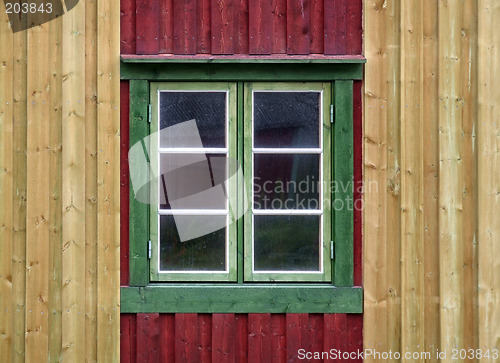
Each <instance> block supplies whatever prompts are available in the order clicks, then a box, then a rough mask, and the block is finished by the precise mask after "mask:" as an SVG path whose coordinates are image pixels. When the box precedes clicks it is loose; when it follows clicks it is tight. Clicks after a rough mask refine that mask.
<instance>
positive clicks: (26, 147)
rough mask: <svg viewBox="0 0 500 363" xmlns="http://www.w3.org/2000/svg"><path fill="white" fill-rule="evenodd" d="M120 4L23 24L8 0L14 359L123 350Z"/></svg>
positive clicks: (2, 304)
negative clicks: (11, 15) (11, 13)
mask: <svg viewBox="0 0 500 363" xmlns="http://www.w3.org/2000/svg"><path fill="white" fill-rule="evenodd" d="M119 11H120V8H119V1H118V0H85V1H83V0H82V1H80V2H79V3H78V5H77V6H76V7H75V8H74V9H73V10H72V11H70V12H69V13H67V14H65V15H63V16H61V17H59V18H57V19H56V20H53V21H51V22H48V23H45V24H42V25H40V26H37V27H34V28H32V29H29V30H25V31H21V32H18V33H15V34H13V33H12V31H11V29H10V25H9V23H8V19H7V16H6V14H5V8H4V3H3V1H2V2H0V145H1V147H0V360H1V361H2V362H48V361H50V362H56V361H62V362H72V363H73V362H96V361H99V362H117V361H118V360H119V138H120V129H119V128H120V124H119V104H120V98H119V93H120V91H119V79H120V78H119V32H118V29H119V14H120V13H119ZM27 21H29V19H28V20H27Z"/></svg>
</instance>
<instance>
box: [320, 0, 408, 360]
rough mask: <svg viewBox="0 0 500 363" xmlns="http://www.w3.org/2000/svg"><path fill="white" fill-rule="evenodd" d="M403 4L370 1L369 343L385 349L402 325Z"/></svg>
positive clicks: (365, 246) (367, 127)
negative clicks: (401, 94) (400, 5)
mask: <svg viewBox="0 0 500 363" xmlns="http://www.w3.org/2000/svg"><path fill="white" fill-rule="evenodd" d="M399 4H400V2H397V1H388V2H387V7H381V6H380V2H379V1H375V0H370V1H365V2H364V5H365V6H364V21H365V24H364V28H365V29H366V30H367V31H366V35H365V55H366V57H367V58H368V59H369V62H367V64H366V77H365V93H364V140H365V142H364V179H363V181H364V220H363V225H364V230H363V235H364V241H363V256H364V270H365V271H366V273H365V275H364V288H365V298H364V300H365V303H364V323H363V326H364V347H365V348H367V349H379V350H381V351H388V350H389V349H390V348H393V347H394V349H393V350H398V349H399V344H398V342H399V337H400V331H401V328H400V327H401V320H400V319H401V311H400V296H401V291H400V265H399V263H396V261H399V258H400V243H399V237H400V223H399V220H400V213H401V210H400V170H399V168H400V165H401V162H400V148H399V140H400V132H399V128H400V126H399V125H400V118H399V107H400V106H399V97H400V80H399V75H400V72H399V70H400V68H399V65H400V58H399V56H400V50H399V49H400V43H399V33H400V32H399V26H400V21H399V19H400V9H399ZM326 11H327V8H326V5H325V12H326ZM326 15H330V14H326V13H325V16H326ZM325 19H328V18H325ZM325 21H326V20H325ZM389 24H390V25H391V26H388V25H389ZM325 27H326V23H325ZM327 38H329V37H327V34H325V51H326V48H327ZM330 40H331V39H330ZM330 49H332V48H330ZM330 52H331V51H330ZM386 54H387V55H386ZM389 70H392V71H389ZM389 105H390V106H389ZM386 190H387V192H385V191H386ZM389 218H391V224H392V226H391V228H388V226H387V223H388V222H387V221H388V219H389ZM368 271H369V273H368ZM325 319H327V316H325ZM328 319H330V317H328ZM325 325H326V321H325ZM325 337H326V336H325ZM394 338H395V339H394ZM366 360H367V362H371V361H373V359H371V358H369V357H367V359H366Z"/></svg>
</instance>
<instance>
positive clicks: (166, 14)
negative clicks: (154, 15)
mask: <svg viewBox="0 0 500 363" xmlns="http://www.w3.org/2000/svg"><path fill="white" fill-rule="evenodd" d="M160 7H161V29H160V53H161V54H164V53H173V52H174V4H173V0H163V1H161V2H160Z"/></svg>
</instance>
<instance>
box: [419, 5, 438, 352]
mask: <svg viewBox="0 0 500 363" xmlns="http://www.w3.org/2000/svg"><path fill="white" fill-rule="evenodd" d="M423 36H424V39H423V55H422V67H423V71H422V72H423V78H422V84H423V87H424V89H425V90H426V91H425V92H424V94H423V108H422V113H423V122H424V130H425V135H424V140H423V143H424V155H423V157H424V215H423V217H424V226H425V227H424V235H423V238H424V244H425V249H424V250H425V254H424V270H425V287H424V294H425V307H424V310H425V311H424V314H425V326H424V329H425V338H424V339H425V346H426V349H428V348H430V349H433V350H435V349H441V344H440V340H441V337H440V323H439V321H440V306H439V274H440V272H439V217H438V213H439V205H438V196H439V135H438V132H439V115H438V113H439V104H438V100H439V98H438V76H439V72H438V54H439V52H438V50H439V40H438V2H437V1H435V0H426V1H425V2H424V15H423Z"/></svg>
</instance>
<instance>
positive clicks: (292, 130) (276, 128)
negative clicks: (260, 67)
mask: <svg viewBox="0 0 500 363" xmlns="http://www.w3.org/2000/svg"><path fill="white" fill-rule="evenodd" d="M320 99H321V93H320V92H254V137H255V140H254V145H255V147H269V148H271V147H287V148H294V147H319V146H320V142H319V121H320V114H319V113H320Z"/></svg>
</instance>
